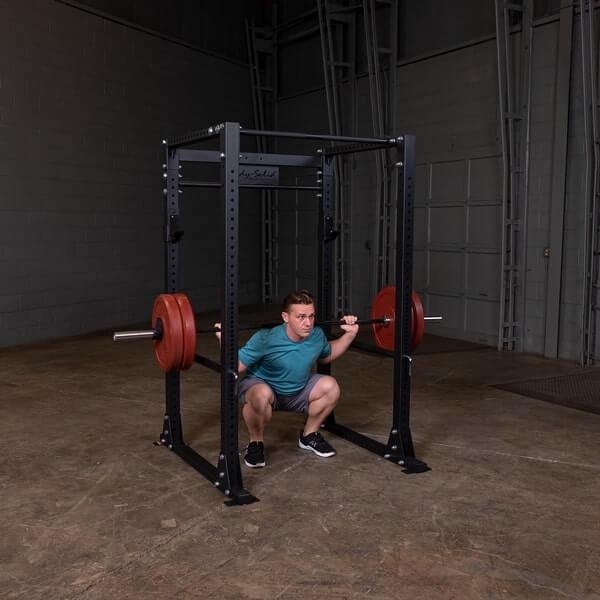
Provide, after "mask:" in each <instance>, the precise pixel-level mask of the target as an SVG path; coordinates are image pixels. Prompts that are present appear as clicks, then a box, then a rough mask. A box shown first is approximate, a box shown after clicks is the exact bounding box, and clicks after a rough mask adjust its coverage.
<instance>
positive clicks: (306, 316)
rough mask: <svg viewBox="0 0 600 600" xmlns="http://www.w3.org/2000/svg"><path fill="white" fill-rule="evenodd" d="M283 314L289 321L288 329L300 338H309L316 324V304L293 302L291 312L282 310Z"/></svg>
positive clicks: (285, 319) (287, 321) (284, 318)
mask: <svg viewBox="0 0 600 600" xmlns="http://www.w3.org/2000/svg"><path fill="white" fill-rule="evenodd" d="M281 316H282V318H283V320H284V321H285V322H286V323H287V327H288V331H289V332H290V333H292V334H294V335H295V336H297V337H298V338H299V339H304V338H307V337H308V336H309V335H310V332H311V331H312V330H313V327H314V325H315V306H314V304H292V305H290V308H289V312H282V313H281Z"/></svg>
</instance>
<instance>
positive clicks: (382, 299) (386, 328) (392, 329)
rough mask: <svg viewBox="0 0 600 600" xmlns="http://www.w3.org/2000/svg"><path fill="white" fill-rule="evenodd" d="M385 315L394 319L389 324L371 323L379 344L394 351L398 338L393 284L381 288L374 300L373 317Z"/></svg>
mask: <svg viewBox="0 0 600 600" xmlns="http://www.w3.org/2000/svg"><path fill="white" fill-rule="evenodd" d="M383 317H389V318H390V319H392V320H391V322H390V323H388V324H387V325H383V324H382V323H373V324H372V325H371V327H372V328H373V337H374V338H375V343H376V344H377V346H379V347H380V348H384V349H385V350H392V351H393V350H394V349H395V338H396V326H395V321H396V287H395V286H393V285H389V286H388V287H384V288H383V289H382V290H380V291H379V293H378V294H377V296H375V300H374V301H373V307H372V308H371V319H381V318H383Z"/></svg>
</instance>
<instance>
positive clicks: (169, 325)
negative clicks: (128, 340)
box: [152, 294, 183, 373]
mask: <svg viewBox="0 0 600 600" xmlns="http://www.w3.org/2000/svg"><path fill="white" fill-rule="evenodd" d="M158 319H160V320H161V321H162V337H161V339H160V340H156V341H155V342H154V355H155V356H156V360H157V361H158V366H159V367H160V368H161V370H162V371H164V372H165V373H168V372H169V371H179V369H180V368H181V358H182V356H183V327H182V325H181V311H180V310H179V304H178V303H177V300H175V298H174V297H173V296H172V295H171V294H161V295H160V296H158V297H157V298H156V300H155V301H154V306H153V308H152V327H153V328H156V322H157V321H158Z"/></svg>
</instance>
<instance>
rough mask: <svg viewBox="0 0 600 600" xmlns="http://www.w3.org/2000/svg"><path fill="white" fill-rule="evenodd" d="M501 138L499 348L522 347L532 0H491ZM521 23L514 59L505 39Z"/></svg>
mask: <svg viewBox="0 0 600 600" xmlns="http://www.w3.org/2000/svg"><path fill="white" fill-rule="evenodd" d="M495 9H496V42H497V46H496V47H497V59H498V92H499V106H500V138H501V145H502V256H501V261H502V263H501V281H500V320H499V332H498V349H499V350H519V351H522V350H523V344H524V331H523V324H524V323H525V309H526V280H525V275H526V264H527V242H526V240H527V197H528V185H529V137H530V114H531V59H532V40H533V19H532V2H531V0H521V2H520V3H516V2H505V1H504V0H495ZM512 19H514V21H515V23H514V25H520V29H521V31H520V43H519V47H518V62H517V61H516V60H515V56H514V55H515V50H514V48H513V42H512V40H511V39H510V33H511V25H513V22H512Z"/></svg>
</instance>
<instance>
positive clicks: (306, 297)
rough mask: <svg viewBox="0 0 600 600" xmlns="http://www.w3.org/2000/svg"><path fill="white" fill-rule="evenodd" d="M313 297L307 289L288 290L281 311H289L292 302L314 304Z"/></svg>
mask: <svg viewBox="0 0 600 600" xmlns="http://www.w3.org/2000/svg"><path fill="white" fill-rule="evenodd" d="M314 303H315V299H314V298H313V295H312V294H311V293H310V292H309V291H308V290H298V291H297V292H290V293H289V294H288V295H287V296H286V297H285V298H284V300H283V312H290V306H291V305H292V304H314Z"/></svg>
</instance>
